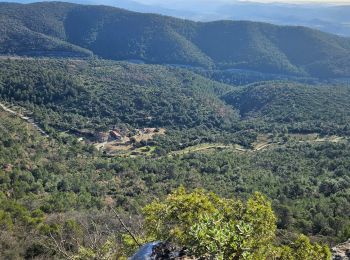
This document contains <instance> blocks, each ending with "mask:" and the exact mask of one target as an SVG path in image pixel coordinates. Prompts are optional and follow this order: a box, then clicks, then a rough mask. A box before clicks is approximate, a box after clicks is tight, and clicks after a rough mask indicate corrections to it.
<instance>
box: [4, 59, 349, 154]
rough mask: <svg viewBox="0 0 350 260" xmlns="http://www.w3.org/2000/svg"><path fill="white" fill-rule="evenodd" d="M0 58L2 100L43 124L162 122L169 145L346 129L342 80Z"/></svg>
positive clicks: (101, 126)
mask: <svg viewBox="0 0 350 260" xmlns="http://www.w3.org/2000/svg"><path fill="white" fill-rule="evenodd" d="M0 64H1V67H2V71H1V72H0V97H1V98H2V100H3V101H5V102H8V103H9V104H11V103H13V104H18V105H20V106H21V107H24V108H26V109H27V110H28V111H29V112H31V113H32V114H31V115H30V116H31V117H33V118H34V119H35V120H36V121H37V122H38V123H39V125H40V126H42V127H43V128H44V129H45V130H46V131H49V132H52V131H58V132H59V131H68V132H70V133H74V132H76V131H80V132H81V131H85V132H92V133H94V132H95V133H96V132H99V131H106V130H108V129H111V128H113V127H115V126H116V127H118V128H124V127H128V128H131V129H134V128H143V127H156V128H166V129H167V131H168V135H167V136H171V137H170V139H171V140H168V141H165V140H162V141H165V142H164V143H163V145H162V146H164V147H166V149H167V150H168V151H169V150H172V149H179V148H181V145H179V144H181V143H182V144H185V143H192V142H208V141H209V142H215V141H216V142H232V141H234V142H238V143H242V144H243V143H245V144H247V143H250V142H252V141H253V140H254V136H256V134H258V133H272V132H281V133H282V132H283V133H286V132H288V131H289V132H291V133H320V134H324V135H332V134H337V135H349V129H350V128H349V117H350V116H349V111H350V110H349V109H348V107H349V95H350V92H349V87H348V86H346V85H340V84H338V85H320V86H319V85H306V84H299V83H293V82H283V81H270V82H262V83H255V84H253V85H247V86H242V87H234V86H230V85H225V84H220V83H218V82H215V81H211V80H208V79H206V78H204V77H202V76H199V75H197V74H194V73H192V72H189V71H186V70H184V69H175V68H167V67H162V66H155V65H135V64H134V65H133V64H128V63H119V62H110V61H102V60H91V61H84V60H55V59H51V60H49V59H38V60H34V59H17V60H16V59H12V60H11V59H2V60H1V61H0ZM198 135H200V136H201V137H200V138H199V137H198ZM166 138H167V137H165V139H166ZM163 139H164V138H163ZM175 140H176V141H175ZM191 140H192V141H191ZM244 140H245V141H244Z"/></svg>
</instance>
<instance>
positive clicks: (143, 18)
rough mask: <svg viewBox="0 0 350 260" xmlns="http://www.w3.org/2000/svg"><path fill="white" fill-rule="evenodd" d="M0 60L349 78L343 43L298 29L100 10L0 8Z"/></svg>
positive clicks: (349, 43)
mask: <svg viewBox="0 0 350 260" xmlns="http://www.w3.org/2000/svg"><path fill="white" fill-rule="evenodd" d="M0 21H1V26H0V32H1V36H0V37H1V38H0V41H1V45H0V53H2V54H17V55H28V56H33V55H34V56H35V55H36V56H61V57H62V56H63V57H65V56H69V57H72V56H73V57H74V56H79V57H89V56H91V55H93V54H94V55H97V56H99V57H102V58H105V59H114V60H139V61H143V62H146V63H157V64H180V65H189V66H199V67H205V68H219V69H245V70H254V71H259V72H264V73H278V74H289V75H297V76H310V75H311V76H315V77H321V78H332V77H349V76H350V71H349V67H350V63H349V62H350V61H349V54H350V40H349V39H347V38H342V37H339V36H335V35H331V34H327V33H323V32H321V31H317V30H313V29H308V28H305V27H292V26H275V25H271V24H267V23H256V22H247V21H236V22H234V21H217V22H208V23H203V22H192V21H187V20H181V19H176V18H171V17H166V16H160V15H155V14H141V13H135V12H130V11H126V10H123V9H118V8H113V7H107V6H87V5H75V4H69V3H60V2H51V3H34V4H27V5H22V4H11V3H1V4H0Z"/></svg>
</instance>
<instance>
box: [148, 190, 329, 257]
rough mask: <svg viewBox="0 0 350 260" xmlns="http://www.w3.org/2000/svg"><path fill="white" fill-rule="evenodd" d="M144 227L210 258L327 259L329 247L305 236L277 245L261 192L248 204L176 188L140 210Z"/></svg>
mask: <svg viewBox="0 0 350 260" xmlns="http://www.w3.org/2000/svg"><path fill="white" fill-rule="evenodd" d="M143 211H144V215H145V227H146V229H147V231H148V234H149V235H150V236H151V237H154V238H155V239H160V240H165V241H172V242H173V243H175V244H177V245H179V246H182V247H188V248H189V250H190V252H191V253H192V254H193V255H195V256H197V257H201V256H202V257H203V256H204V257H208V258H209V259H212V258H213V259H267V258H269V257H272V256H273V257H274V259H300V260H301V259H310V260H311V259H325V260H326V259H330V251H329V249H328V247H322V246H320V245H318V244H311V243H310V240H309V239H308V238H307V237H305V236H300V238H298V239H297V240H296V241H295V243H293V244H292V245H291V247H288V246H282V247H276V246H275V245H274V242H275V232H276V224H275V222H276V218H275V216H274V214H273V211H272V208H271V204H270V203H269V202H268V201H267V199H266V198H265V197H264V196H262V195H261V194H259V193H256V194H255V195H254V196H252V197H251V198H249V199H248V201H247V202H246V203H243V202H241V201H240V200H234V199H222V198H220V197H218V196H216V195H215V194H213V193H206V192H204V191H203V190H195V191H193V192H192V193H187V192H186V191H185V189H184V188H180V189H178V190H176V191H175V192H173V193H172V194H170V195H168V196H167V197H166V198H165V200H164V201H162V202H160V201H153V202H152V203H151V204H149V205H148V206H146V207H145V208H144V210H143Z"/></svg>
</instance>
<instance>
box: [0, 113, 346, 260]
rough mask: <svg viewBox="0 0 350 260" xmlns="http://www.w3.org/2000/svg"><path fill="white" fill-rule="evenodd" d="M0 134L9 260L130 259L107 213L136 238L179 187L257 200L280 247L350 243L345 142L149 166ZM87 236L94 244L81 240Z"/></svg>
mask: <svg viewBox="0 0 350 260" xmlns="http://www.w3.org/2000/svg"><path fill="white" fill-rule="evenodd" d="M0 126H1V127H0V142H1V143H0V144H1V145H0V147H1V149H0V153H1V154H0V155H1V156H0V165H1V169H0V191H1V192H0V200H1V203H0V224H1V226H2V230H1V236H0V247H1V257H4V258H6V259H13V258H36V257H39V258H40V257H44V258H52V257H54V258H58V259H62V258H63V259H65V258H66V257H67V256H72V255H80V254H82V255H83V256H84V254H87V253H86V252H85V251H81V250H82V249H84V248H85V249H86V248H90V249H89V251H88V252H90V254H92V253H94V254H104V253H110V252H109V251H105V250H113V251H112V252H114V254H117V255H123V254H126V255H129V256H130V254H132V253H133V251H132V250H133V248H135V247H133V246H131V245H130V242H128V241H129V240H127V239H126V235H128V234H127V232H125V229H124V228H123V227H122V226H121V225H120V223H119V221H118V219H117V217H116V216H115V213H114V212H113V211H111V210H110V206H113V207H116V208H118V212H119V214H120V216H121V217H122V218H123V219H124V221H125V223H127V225H128V227H129V228H132V230H133V232H136V233H137V234H139V235H140V236H141V235H142V234H143V232H142V231H143V228H142V226H139V224H138V223H142V218H141V208H142V207H143V206H144V205H146V204H147V203H149V202H150V201H151V200H153V199H154V198H163V197H164V196H165V195H166V194H168V193H169V192H170V191H172V190H174V189H176V188H177V187H178V186H179V185H184V186H185V187H186V188H188V189H190V190H191V189H193V188H205V189H207V190H208V191H215V192H216V193H218V194H219V195H221V196H223V197H225V198H233V197H239V198H241V199H243V200H245V199H246V198H248V197H250V195H251V194H252V193H253V192H254V191H260V192H263V193H264V194H266V195H267V196H268V198H269V199H270V200H271V201H272V206H273V209H274V211H275V213H276V216H277V220H276V223H277V228H278V230H277V233H276V234H277V237H278V240H277V241H278V243H282V244H283V243H289V242H288V241H289V240H294V239H295V238H296V236H297V234H298V233H301V232H302V233H304V234H307V235H309V236H312V237H313V239H314V240H318V241H323V242H329V243H331V242H335V241H342V240H345V239H346V238H347V237H348V236H349V235H350V233H349V232H350V231H349V227H350V226H349V225H350V223H349V214H350V213H349V208H350V206H349V205H348V204H349V201H350V200H349V180H348V179H349V176H348V171H349V154H348V151H349V150H350V149H349V147H348V146H349V144H348V141H347V140H346V139H344V140H343V141H341V142H339V143H334V144H332V143H328V142H326V143H323V144H322V143H317V142H315V143H307V142H305V143H300V142H298V141H294V140H293V139H290V140H289V141H288V142H287V143H285V144H284V145H282V146H277V147H275V148H273V147H272V148H271V149H268V150H262V151H256V152H239V151H235V150H233V149H231V148H229V147H227V148H226V149H223V150H220V149H218V150H212V151H211V150H208V151H203V152H200V151H198V152H191V153H188V154H184V155H180V154H179V155H175V156H169V155H165V156H159V157H158V158H157V159H156V160H150V159H149V158H144V157H134V158H131V157H127V158H122V157H112V158H106V157H103V156H102V154H101V153H99V152H98V151H97V150H96V149H95V148H94V147H93V146H91V145H87V144H84V143H81V142H77V141H76V139H75V138H66V139H56V138H48V139H47V138H45V137H42V136H40V135H39V133H37V131H36V130H35V129H33V128H32V127H31V126H30V125H28V124H26V123H25V122H23V121H22V120H20V119H18V118H16V117H15V116H10V115H8V114H7V113H5V112H1V114H0ZM218 187H220V189H218ZM180 198H181V197H180ZM188 201H191V200H188ZM181 205H183V204H181ZM157 208H158V209H159V207H157ZM188 209H189V210H191V208H188ZM150 214H151V212H150ZM120 216H119V217H120ZM129 217H132V218H131V219H130V218H129ZM135 220H137V221H135ZM150 227H152V226H150ZM265 228H266V227H265ZM28 234H30V238H29V237H28ZM92 236H93V237H96V239H98V240H97V241H96V242H93V241H91V240H89V239H87V238H88V237H92ZM57 243H58V244H57ZM274 243H275V242H274ZM84 252H85V253H84ZM319 256H320V255H319ZM86 259H88V258H86ZM297 259H299V258H297ZM300 259H302V258H300ZM322 259H327V258H322Z"/></svg>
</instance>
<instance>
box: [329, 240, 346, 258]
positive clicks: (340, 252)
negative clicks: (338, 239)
mask: <svg viewBox="0 0 350 260" xmlns="http://www.w3.org/2000/svg"><path fill="white" fill-rule="evenodd" d="M332 259H333V260H350V239H349V240H348V241H346V242H344V243H341V244H339V245H337V246H335V247H333V248H332Z"/></svg>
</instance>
